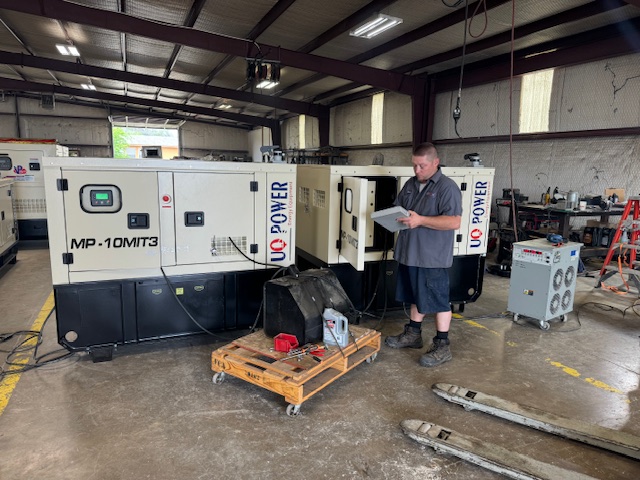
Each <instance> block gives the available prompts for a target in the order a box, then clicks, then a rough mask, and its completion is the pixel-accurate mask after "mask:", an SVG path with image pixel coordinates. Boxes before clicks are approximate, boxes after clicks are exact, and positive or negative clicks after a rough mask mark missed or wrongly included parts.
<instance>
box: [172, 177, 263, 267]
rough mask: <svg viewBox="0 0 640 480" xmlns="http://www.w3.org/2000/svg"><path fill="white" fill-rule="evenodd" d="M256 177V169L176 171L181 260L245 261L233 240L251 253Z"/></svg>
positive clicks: (175, 186)
mask: <svg viewBox="0 0 640 480" xmlns="http://www.w3.org/2000/svg"><path fill="white" fill-rule="evenodd" d="M254 179H255V178H254V175H253V174H252V173H202V172H198V173H175V174H174V191H175V219H176V257H177V258H176V261H177V263H178V264H180V265H193V264H198V263H211V262H213V263H220V262H230V261H235V262H241V261H245V260H246V259H245V258H244V257H243V256H242V254H241V253H240V252H238V250H237V249H236V247H234V245H233V243H235V244H236V246H237V247H238V248H239V249H241V250H242V251H243V253H244V254H245V255H249V256H251V252H250V245H252V244H255V243H256V238H255V237H256V232H255V228H254V225H255V221H254V219H255V214H256V212H255V205H254V204H255V201H256V196H255V195H254V194H253V193H252V192H251V190H250V187H251V182H252V181H253V180H254ZM199 216H201V217H202V218H199ZM232 242H233V243H232Z"/></svg>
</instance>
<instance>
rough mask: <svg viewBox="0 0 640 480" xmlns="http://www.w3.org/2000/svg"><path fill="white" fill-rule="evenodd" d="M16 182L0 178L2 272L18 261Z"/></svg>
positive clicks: (0, 253)
mask: <svg viewBox="0 0 640 480" xmlns="http://www.w3.org/2000/svg"><path fill="white" fill-rule="evenodd" d="M13 187H14V183H13V180H12V179H10V178H4V179H1V180H0V272H2V271H3V270H4V269H5V268H7V267H8V266H9V265H11V264H13V263H16V256H17V254H18V225H17V224H16V220H15V213H14V210H15V195H14V188H13Z"/></svg>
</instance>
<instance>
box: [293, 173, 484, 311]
mask: <svg viewBox="0 0 640 480" xmlns="http://www.w3.org/2000/svg"><path fill="white" fill-rule="evenodd" d="M441 169H442V173H443V174H445V175H446V176H448V177H450V178H451V179H453V180H454V181H455V182H456V183H457V184H458V186H459V187H460V190H461V192H462V208H463V213H462V223H461V225H460V229H459V230H457V231H456V232H455V240H454V242H455V243H454V264H453V266H452V268H451V269H450V271H449V274H450V287H451V294H450V298H451V302H452V303H455V304H458V305H460V308H461V309H462V308H463V305H464V303H468V302H471V301H475V300H476V299H477V298H478V296H479V295H480V293H481V291H482V281H483V278H484V260H485V255H486V251H487V240H488V238H487V237H488V233H489V232H488V229H489V217H490V210H491V196H492V190H493V178H494V175H495V169H493V168H485V167H442V168H441ZM413 176H414V172H413V167H411V166H406V167H405V166H402V167H400V166H397V167H393V166H381V165H370V166H351V165H299V166H298V176H297V188H298V195H297V201H298V208H297V220H296V225H297V228H298V236H297V241H296V247H297V250H296V258H297V263H298V265H299V266H301V267H330V268H332V269H334V270H335V271H336V274H337V276H338V278H339V279H340V281H341V283H342V285H344V287H345V289H346V290H347V292H348V293H349V296H350V297H351V298H352V299H353V301H354V304H356V307H357V308H363V307H365V306H367V304H368V303H369V299H371V298H373V297H374V296H375V297H377V298H376V299H375V300H374V301H377V302H378V304H377V305H375V308H383V306H387V305H389V302H394V301H395V299H394V297H395V288H394V287H393V286H392V284H393V283H394V282H395V264H394V262H388V263H387V262H383V263H385V266H381V265H382V263H381V261H382V260H383V259H392V258H393V253H392V252H391V250H392V249H393V246H394V241H395V235H394V234H392V233H390V232H388V231H386V230H385V229H384V228H382V227H381V226H379V225H377V224H376V223H375V222H374V221H373V220H372V219H371V213H372V212H374V211H376V210H381V209H384V208H387V207H390V206H391V205H393V202H394V200H395V198H396V196H397V194H398V193H399V192H400V189H401V188H402V186H403V185H404V184H405V182H406V181H407V180H408V179H409V178H411V177H413ZM381 268H382V269H383V270H384V271H381V270H380V269H381ZM380 279H382V280H383V281H381V280H380ZM376 292H377V293H376ZM387 295H389V297H388V298H387Z"/></svg>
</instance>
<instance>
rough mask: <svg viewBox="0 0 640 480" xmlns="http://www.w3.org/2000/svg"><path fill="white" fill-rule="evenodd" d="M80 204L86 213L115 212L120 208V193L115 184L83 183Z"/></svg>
mask: <svg viewBox="0 0 640 480" xmlns="http://www.w3.org/2000/svg"><path fill="white" fill-rule="evenodd" d="M80 206H81V207H82V210H84V211H85V212H87V213H115V212H118V211H120V209H121V208H122V194H121V192H120V189H119V188H118V187H117V186H115V185H85V186H84V187H82V189H81V190H80Z"/></svg>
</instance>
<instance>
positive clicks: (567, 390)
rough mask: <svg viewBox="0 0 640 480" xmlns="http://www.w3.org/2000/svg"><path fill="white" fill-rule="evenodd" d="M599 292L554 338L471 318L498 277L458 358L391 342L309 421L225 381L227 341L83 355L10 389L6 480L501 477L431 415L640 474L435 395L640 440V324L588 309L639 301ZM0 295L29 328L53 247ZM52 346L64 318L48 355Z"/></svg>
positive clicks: (1, 418) (463, 323)
mask: <svg viewBox="0 0 640 480" xmlns="http://www.w3.org/2000/svg"><path fill="white" fill-rule="evenodd" d="M593 284H594V279H593V278H579V279H578V293H577V296H576V299H577V301H576V311H577V312H578V315H576V314H575V313H574V314H571V315H570V316H569V318H568V321H567V322H565V323H554V324H552V326H551V330H550V331H542V330H540V329H539V328H537V327H536V326H535V325H532V324H530V323H528V322H527V321H522V322H521V323H522V324H516V323H514V322H513V321H512V319H511V318H499V317H496V316H494V317H493V318H486V319H476V320H469V318H471V317H475V316H479V315H485V314H498V313H499V312H502V311H504V310H505V309H506V304H507V300H506V299H507V295H508V287H509V280H508V279H507V278H501V277H495V276H492V275H488V274H487V275H486V276H485V282H484V292H483V294H482V296H481V297H480V298H479V300H478V301H477V302H475V303H473V304H469V305H467V306H466V309H465V311H464V317H465V318H462V319H457V320H455V321H454V324H453V326H452V329H451V339H452V351H453V355H454V359H453V361H452V362H449V363H447V364H445V365H443V366H441V367H438V368H435V369H425V368H422V367H420V366H418V364H417V360H418V358H419V356H420V354H421V352H419V351H416V350H411V351H406V350H400V351H397V350H390V349H388V348H386V347H384V346H383V349H382V351H381V352H380V354H379V356H378V358H377V360H376V361H375V362H373V363H372V364H362V365H360V366H358V367H357V368H355V369H354V370H353V371H351V372H349V373H348V374H347V375H345V376H344V377H342V378H340V379H339V380H337V381H336V382H334V383H333V384H331V385H330V386H329V387H327V388H325V389H324V390H322V391H321V392H320V393H318V394H317V395H315V396H314V397H313V398H311V399H310V400H309V401H307V402H305V403H304V404H303V405H302V411H301V414H300V415H299V416H298V417H287V416H286V415H285V413H284V410H285V406H286V403H285V402H284V400H283V398H282V397H280V396H278V395H276V394H273V393H271V392H268V391H266V390H263V389H261V388H259V387H257V386H253V385H251V384H249V383H246V382H244V381H241V380H239V379H235V378H228V379H227V380H226V381H225V382H224V383H223V384H221V385H213V384H212V382H211V373H212V372H211V370H210V354H211V351H212V350H213V349H215V348H217V347H219V346H222V345H223V344H224V342H218V343H215V341H213V340H212V339H211V338H210V337H205V336H197V337H190V338H186V339H176V340H166V341H158V342H152V343H146V344H141V345H135V346H127V347H120V348H118V349H117V352H116V354H115V356H114V359H113V361H111V362H105V363H92V362H91V361H90V359H89V358H88V356H87V355H85V354H82V355H77V356H75V357H74V358H73V359H71V360H66V361H63V362H62V363H59V364H54V365H51V366H47V367H44V368H40V369H37V370H32V371H29V372H26V373H24V374H23V375H22V376H21V377H20V379H19V381H18V383H17V385H16V387H15V390H13V392H12V393H11V395H10V398H9V400H8V403H7V399H6V393H7V389H6V386H4V387H0V389H2V388H3V389H4V390H0V402H3V403H2V406H4V405H6V408H5V409H4V411H3V412H2V413H0V478H1V479H11V480H23V479H24V480H27V479H28V480H32V479H36V478H42V479H47V480H56V479H65V480H73V479H82V480H91V479H100V480H111V479H113V480H117V479H154V480H163V479H232V478H233V479H276V478H290V477H293V478H296V479H300V480H303V479H304V480H313V479H336V478H349V479H351V478H355V479H364V478H372V479H423V480H424V479H428V480H436V479H465V480H468V479H493V478H500V476H499V475H498V474H495V473H492V472H489V471H487V470H485V469H483V468H481V467H478V466H475V465H472V464H470V463H467V462H465V461H463V460H459V459H457V458H455V457H452V456H449V455H444V454H443V455H441V454H436V453H435V452H434V451H433V450H431V449H429V448H427V447H424V446H421V445H420V444H418V443H416V442H414V441H413V440H411V439H409V438H408V437H406V436H405V435H404V434H403V433H402V431H401V429H400V427H399V423H400V421H401V420H403V419H407V418H419V419H424V420H428V421H431V422H434V423H439V424H441V425H443V426H446V427H449V428H451V429H453V430H456V431H458V432H460V433H465V434H468V435H471V436H474V437H476V438H479V439H484V440H486V441H490V442H493V443H495V444H498V445H500V446H503V447H507V448H510V449H512V450H514V451H517V452H520V453H523V454H527V455H530V456H532V457H534V458H536V459H538V460H541V461H545V462H548V463H552V464H554V465H557V466H560V467H563V468H567V469H571V470H574V471H577V472H581V473H584V474H588V475H591V476H593V477H596V478H601V479H613V478H615V479H637V478H640V462H638V461H634V460H631V459H627V458H625V457H622V456H620V455H616V454H614V453H609V452H606V451H603V450H600V449H598V448H595V447H590V446H587V445H583V444H580V443H577V442H573V441H570V440H565V439H562V438H559V437H555V436H552V435H550V434H546V433H542V432H538V431H535V430H532V429H529V428H526V427H523V426H519V425H515V424H511V423H509V422H507V421H505V420H501V419H498V418H494V417H491V416H489V415H487V414H484V413H480V412H467V411H465V410H464V409H463V408H461V407H460V406H457V405H453V404H450V403H448V402H446V401H445V400H443V399H441V398H440V397H437V396H436V395H434V394H433V393H432V392H431V390H430V386H431V385H432V384H433V383H435V382H447V383H453V384H458V385H463V386H466V387H468V388H473V389H476V390H480V391H482V392H485V393H490V394H494V395H498V396H501V397H503V398H505V399H509V400H511V401H515V402H520V403H523V404H527V405H531V406H534V407H538V408H540V409H544V410H547V411H549V412H552V413H555V414H559V415H564V416H568V417H572V418H576V419H580V420H582V421H586V422H590V423H593V424H596V425H600V426H604V427H609V428H613V429H617V430H622V431H625V432H628V433H631V434H635V435H639V436H640V410H639V409H640V398H639V397H640V393H639V392H640V390H639V374H640V344H639V335H640V316H638V315H636V314H635V313H634V312H633V311H631V310H629V311H627V314H626V315H625V316H624V317H623V316H622V315H621V313H620V312H619V311H618V310H615V309H602V308H599V307H597V306H593V305H583V304H585V303H586V302H600V303H604V304H608V305H613V306H616V307H618V308H622V309H624V308H626V307H629V306H630V305H631V304H632V303H633V301H634V300H636V297H635V296H631V295H629V296H618V295H614V294H610V293H607V292H603V291H602V290H595V291H594V290H593V288H592V286H593ZM0 292H2V295H1V297H0V312H2V313H1V314H0V332H12V331H15V330H19V329H27V328H29V327H30V326H31V325H32V324H33V322H34V319H35V318H36V317H37V315H38V313H39V311H40V308H41V307H42V305H43V304H44V302H45V300H46V299H47V297H48V295H49V293H50V292H51V283H50V275H49V260H48V250H46V249H22V250H21V251H20V252H19V254H18V262H17V264H16V265H14V266H13V267H12V268H10V269H9V270H8V271H7V272H6V273H5V274H4V275H3V276H2V277H0ZM638 311H639V313H640V309H639V310H638ZM404 323H405V320H404V319H403V318H402V313H401V312H396V313H394V314H393V315H388V316H387V318H386V319H384V321H383V322H382V324H381V329H382V333H383V335H387V334H395V333H396V332H397V331H399V330H401V328H402V325H403V324H404ZM519 323H520V321H519ZM378 325H379V323H378V321H377V320H367V321H365V322H364V323H363V326H366V327H369V328H375V327H377V326H378ZM432 328H433V323H432V322H429V324H428V325H426V326H425V332H424V337H425V340H426V339H428V338H430V337H431V336H432ZM56 347H57V344H56V341H55V316H53V317H52V318H51V319H50V320H49V322H48V323H47V325H46V326H45V330H44V343H43V345H42V347H41V349H40V352H42V353H44V352H45V351H48V350H49V349H54V348H56ZM0 348H6V345H2V347H0ZM2 393H4V394H5V395H4V396H3V395H2Z"/></svg>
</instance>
